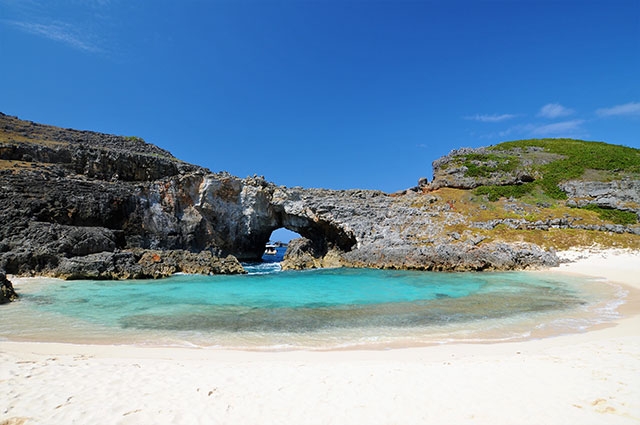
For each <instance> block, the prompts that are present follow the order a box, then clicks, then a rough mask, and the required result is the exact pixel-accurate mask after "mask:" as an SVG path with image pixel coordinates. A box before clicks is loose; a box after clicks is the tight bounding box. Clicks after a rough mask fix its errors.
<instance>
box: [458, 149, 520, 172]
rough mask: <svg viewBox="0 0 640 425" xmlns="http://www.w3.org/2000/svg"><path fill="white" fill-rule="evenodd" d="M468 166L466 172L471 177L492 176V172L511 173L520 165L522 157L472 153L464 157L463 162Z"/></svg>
mask: <svg viewBox="0 0 640 425" xmlns="http://www.w3.org/2000/svg"><path fill="white" fill-rule="evenodd" d="M462 165H464V166H465V167H467V172H466V173H465V174H466V175H467V176H469V177H490V176H491V174H492V173H496V172H502V173H509V172H512V171H515V170H516V169H517V168H518V167H519V166H520V159H519V158H518V157H517V156H513V155H496V154H478V153H471V154H467V155H465V157H464V162H463V163H462Z"/></svg>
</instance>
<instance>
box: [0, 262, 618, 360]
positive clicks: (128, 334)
mask: <svg viewBox="0 0 640 425" xmlns="http://www.w3.org/2000/svg"><path fill="white" fill-rule="evenodd" d="M250 270H251V271H252V273H251V274H249V275H240V276H196V275H177V276H173V277H171V278H168V279H163V280H139V281H59V280H53V279H44V280H43V279H29V280H24V281H20V283H19V284H18V285H16V287H17V288H16V289H17V290H18V291H19V293H20V294H21V299H20V301H19V302H17V303H12V304H11V305H9V306H3V308H2V310H1V311H2V313H3V314H2V315H3V317H11V318H15V319H18V320H4V319H3V320H2V321H0V338H2V339H12V340H35V341H62V342H82V343H127V344H141V345H146V344H149V345H185V346H202V347H211V346H214V347H228V348H247V349H294V348H297V349H301V348H304V349H332V348H349V347H357V346H367V347H376V348H384V347H390V346H416V345H428V344H440V343H446V342H456V341H467V342H469V341H472V342H491V341H505V340H518V339H525V338H530V337H539V336H545V335H549V334H560V333H570V332H580V331H583V330H585V329H587V328H588V327H590V326H594V325H597V324H602V323H606V322H608V321H611V320H613V319H615V318H616V317H617V312H616V307H617V306H618V305H619V304H620V303H621V302H622V299H623V296H624V291H622V290H621V288H619V287H616V286H612V285H609V284H605V283H603V282H601V281H598V280H593V279H585V278H576V277H571V276H562V275H558V274H545V273H540V272H535V273H531V272H508V273H432V272H415V271H396V270H371V269H325V270H310V271H302V272H300V271H296V272H279V271H277V267H274V265H268V264H265V265H264V266H262V267H254V268H250Z"/></svg>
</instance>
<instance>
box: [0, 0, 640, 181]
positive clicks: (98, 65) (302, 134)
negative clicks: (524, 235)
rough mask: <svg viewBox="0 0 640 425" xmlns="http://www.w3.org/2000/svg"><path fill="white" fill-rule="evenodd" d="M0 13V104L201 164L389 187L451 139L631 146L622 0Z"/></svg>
mask: <svg viewBox="0 0 640 425" xmlns="http://www.w3.org/2000/svg"><path fill="white" fill-rule="evenodd" d="M0 5H1V6H2V7H3V9H4V13H3V15H4V17H3V18H1V19H0V40H2V41H3V42H2V44H1V45H0V47H1V48H2V54H3V58H4V59H5V61H6V63H7V64H15V65H19V66H5V67H3V71H2V74H3V77H4V78H2V80H3V82H4V83H3V98H2V102H1V105H0V109H2V110H3V112H5V113H6V114H9V115H15V116H18V117H20V118H21V119H25V120H29V121H34V122H38V123H42V124H49V125H54V126H58V127H63V128H74V129H78V130H90V131H97V132H102V133H108V134H117V135H124V136H138V137H142V138H143V139H144V140H145V141H147V142H148V143H153V144H155V145H157V146H159V147H161V148H163V149H166V150H168V151H170V152H171V153H172V154H173V155H174V156H175V157H176V158H179V159H181V160H184V161H187V162H190V163H193V164H197V165H200V166H203V167H205V168H209V169H210V170H211V171H213V172H219V171H228V172H229V173H231V174H233V175H236V176H238V177H246V176H250V175H254V174H256V175H263V176H264V177H265V178H266V179H267V180H268V181H271V182H274V183H275V184H278V185H282V186H290V187H291V186H302V187H308V188H311V187H324V188H328V189H354V188H358V189H374V190H381V191H384V192H387V193H393V192H395V191H398V190H403V189H406V188H409V187H413V186H415V185H416V184H417V181H418V179H419V178H420V177H428V178H429V180H431V178H432V168H431V162H432V161H434V160H435V159H437V158H439V157H441V156H444V155H446V154H447V153H449V152H450V151H451V150H453V149H457V148H461V147H479V146H488V145H495V144H497V143H500V142H503V141H507V140H519V139H530V138H547V137H551V138H563V137H567V138H576V139H582V140H590V141H604V142H607V143H611V144H617V145H625V146H629V147H634V148H640V140H639V139H638V135H639V134H640V81H639V79H638V78H637V75H640V29H639V28H640V27H639V26H638V25H637V22H638V21H639V19H640V3H638V2H634V1H614V2H611V1H606V2H605V1H595V2H588V3H582V2H559V3H546V2H545V3H540V2H534V1H524V2H508V1H507V2H479V3H476V2H450V3H440V2H420V1H418V2H385V1H380V2H367V1H349V2H344V3H336V2H331V1H318V2H305V1H296V0H289V1H257V0H256V1H245V2H225V1H214V2H205V1H187V2H184V3H181V4H180V5H176V4H173V3H171V2H149V1H144V2H138V3H136V4H127V3H126V2H123V1H121V0H93V1H87V2H83V3H78V2H77V1H73V0H64V1H54V2H45V1H44V0H29V1H25V2H17V1H15V0H0ZM634 53H635V54H634Z"/></svg>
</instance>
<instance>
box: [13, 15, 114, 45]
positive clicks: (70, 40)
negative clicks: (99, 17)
mask: <svg viewBox="0 0 640 425" xmlns="http://www.w3.org/2000/svg"><path fill="white" fill-rule="evenodd" d="M2 22H5V23H7V24H9V25H12V26H14V27H16V28H18V29H20V30H22V31H24V32H27V33H29V34H33V35H38V36H42V37H45V38H48V39H50V40H54V41H59V42H62V43H65V44H67V45H69V46H71V47H73V48H75V49H78V50H83V51H86V52H92V53H97V52H101V51H102V49H101V48H100V47H98V46H97V45H96V44H95V43H93V42H91V41H89V40H88V39H87V37H83V36H81V35H80V32H79V31H78V30H76V29H75V28H74V27H73V26H72V25H69V24H67V23H64V22H59V21H54V22H52V23H48V24H40V23H36V22H24V21H7V20H3V21H2Z"/></svg>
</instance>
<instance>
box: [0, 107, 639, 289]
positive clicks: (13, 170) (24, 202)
mask: <svg viewBox="0 0 640 425" xmlns="http://www.w3.org/2000/svg"><path fill="white" fill-rule="evenodd" d="M474 154H475V153H474ZM538 156H540V155H539V154H538ZM543 159H544V161H549V160H551V159H552V158H551V157H544V158H543ZM451 162H452V161H451V160H440V163H437V164H441V163H451ZM458 168H461V167H458ZM449 171H451V170H449ZM461 172H462V171H460V170H458V169H456V173H458V174H460V173H461ZM529 174H531V175H529ZM437 175H438V176H439V177H438V179H439V180H437V182H436V184H434V185H428V184H427V182H426V179H421V180H420V182H419V185H418V187H417V188H414V189H413V190H407V191H404V192H403V193H402V194H401V195H400V194H393V195H391V194H386V193H383V192H380V191H372V190H325V189H303V188H299V187H295V188H287V187H283V186H277V185H275V184H273V183H270V182H268V181H266V180H265V179H264V178H262V177H257V176H254V177H248V178H244V179H242V178H238V177H235V176H232V175H230V174H228V173H225V172H221V173H213V172H211V171H209V170H207V169H205V168H202V167H198V166H195V165H191V164H186V163H184V162H181V161H179V160H178V159H176V158H174V157H173V156H172V155H171V154H170V153H169V152H167V151H164V150H162V149H160V148H157V147H155V146H153V145H150V144H148V143H146V142H145V141H143V140H142V139H139V138H137V137H123V136H113V135H106V134H100V133H93V132H87V131H77V130H70V129H61V128H57V127H51V126H46V125H41V124H36V123H32V122H29V121H22V120H19V119H18V118H16V117H11V116H7V115H4V114H0V202H2V204H3V208H2V210H1V211H0V222H1V223H2V225H1V227H0V269H3V270H4V271H5V272H6V273H8V274H14V275H46V276H56V277H62V278H66V279H80V278H92V279H120V278H141V277H152V278H156V277H163V276H168V275H170V274H172V273H175V272H185V273H204V274H218V273H242V272H244V270H243V268H242V266H241V265H240V261H259V259H260V258H261V256H262V253H263V250H264V246H265V244H266V243H267V242H268V241H269V238H270V236H271V233H272V232H273V231H274V230H276V229H279V228H287V229H289V230H292V231H294V232H297V233H298V234H300V235H301V236H302V237H303V238H304V239H302V240H300V241H296V242H294V243H292V244H291V247H290V249H289V251H288V252H287V255H286V259H285V261H284V263H283V268H292V269H300V268H309V267H338V266H348V267H376V268H398V269H417V270H452V271H453V270H510V269H523V268H528V267H540V266H554V265H556V264H557V263H558V259H557V257H556V256H555V253H554V250H553V246H544V244H540V243H536V242H537V241H536V240H534V241H531V240H528V239H527V238H523V237H517V238H511V237H498V236H496V234H495V232H494V233H492V234H489V233H488V232H490V230H487V226H489V227H491V226H493V227H491V229H493V228H496V229H501V228H502V227H501V225H500V224H499V223H496V222H495V217H491V220H490V219H489V218H487V217H486V214H485V215H484V216H481V217H480V218H481V219H478V217H476V216H474V214H475V213H473V212H474V211H476V212H479V211H481V210H483V211H487V210H490V209H491V208H493V209H495V208H496V206H495V205H493V204H490V203H488V202H487V201H486V198H485V199H484V200H482V199H480V198H478V197H477V196H475V195H473V194H472V193H471V192H470V190H468V189H454V188H453V187H454V186H455V187H457V186H464V187H477V186H478V185H476V184H475V183H473V182H471V181H470V180H469V179H468V178H467V177H468V176H466V177H465V176H464V175H463V176H462V177H460V178H458V179H457V180H455V181H453V180H452V181H451V182H449V183H447V182H448V180H446V179H445V178H442V177H440V176H441V174H440V173H438V174H437ZM451 175H453V173H450V174H448V176H451ZM509 176H510V177H509V178H508V179H506V178H505V179H494V180H491V183H492V184H497V183H501V184H502V183H504V184H521V183H522V181H530V180H531V179H534V178H538V176H537V175H535V173H533V174H532V173H525V172H520V171H518V170H511V169H510V170H509ZM460 182H462V183H460ZM485 183H487V182H481V184H485ZM634 184H635V183H634ZM575 187H576V185H575V184H572V185H571V186H570V187H569V186H567V191H569V192H571V193H572V194H574V193H575V192H576V189H575ZM633 187H637V186H633ZM574 196H575V195H574ZM476 198H477V199H480V200H479V201H478V200H477V199H476ZM474 199H476V200H474ZM507 201H508V200H507ZM501 202H503V203H504V202H506V201H501ZM608 202H609V203H608V204H607V205H613V206H615V205H617V204H616V202H615V200H611V199H609V201H608ZM634 202H635V200H634ZM511 204H514V205H515V204H517V202H515V201H514V200H512V201H510V204H509V205H511ZM496 205H498V206H500V208H503V206H502V204H496ZM505 205H506V204H505ZM629 205H630V204H629V202H628V200H625V203H624V206H625V208H627V209H628V207H629ZM505 208H506V207H505ZM509 208H512V209H513V211H519V210H518V208H520V209H522V208H523V207H522V206H519V205H516V206H511V207H509ZM540 208H544V207H540ZM540 208H538V209H540ZM496 214H497V215H498V216H499V215H500V214H498V213H496ZM510 214H511V215H510V216H509V217H510V218H513V214H512V213H510ZM476 215H477V214H476ZM522 217H523V218H522V219H523V220H533V219H531V218H529V216H526V215H525V214H522ZM498 218H500V217H498ZM504 218H505V219H507V218H508V217H504ZM547 222H548V223H550V224H549V225H548V226H547V227H545V229H544V231H549V230H550V229H551V230H552V229H554V228H562V226H564V224H565V223H570V224H575V225H576V226H578V225H584V224H585V223H584V222H582V223H575V222H574V221H572V220H568V221H558V222H557V223H558V224H557V225H554V224H553V223H555V222H553V221H549V220H548V221H547ZM487 223H493V224H490V225H489V224H487ZM587 224H588V223H587ZM483 226H484V227H483ZM618 230H619V231H620V232H621V233H624V234H629V235H635V234H636V233H635V232H637V231H638V226H637V224H634V223H631V224H628V223H627V224H625V225H623V226H622V227H620V228H619V229H618ZM530 231H531V232H534V231H543V230H540V229H537V230H530Z"/></svg>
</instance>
